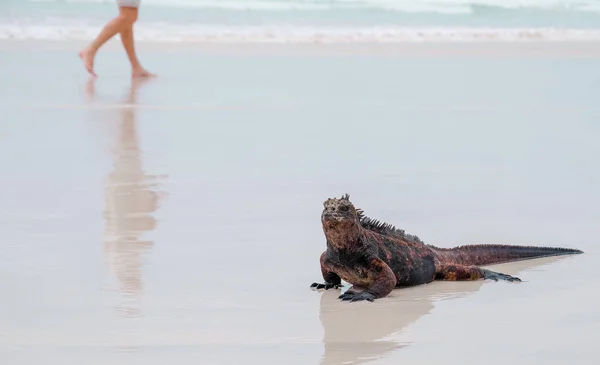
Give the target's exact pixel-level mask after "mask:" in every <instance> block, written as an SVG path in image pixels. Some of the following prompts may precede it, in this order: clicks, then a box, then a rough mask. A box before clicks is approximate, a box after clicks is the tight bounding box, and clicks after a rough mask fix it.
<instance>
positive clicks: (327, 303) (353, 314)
mask: <svg viewBox="0 0 600 365" xmlns="http://www.w3.org/2000/svg"><path fill="white" fill-rule="evenodd" d="M564 258H566V257H565V256H562V257H560V256H557V257H548V258H542V259H536V260H525V261H517V262H514V263H510V264H505V267H504V268H502V270H503V271H502V272H505V273H507V274H513V275H516V274H517V273H518V272H520V271H522V270H527V269H531V268H533V267H536V266H541V265H544V264H548V263H552V262H556V261H558V260H561V259H564ZM484 283H485V281H483V280H478V281H474V282H467V281H463V282H434V283H431V284H427V285H423V286H419V287H414V288H408V289H398V290H394V291H393V292H392V294H391V295H390V297H388V298H385V299H384V300H378V301H375V302H374V303H368V302H359V303H348V302H341V301H340V300H339V299H337V297H338V296H339V294H340V291H339V290H328V291H325V292H323V293H322V294H321V306H320V315H319V319H320V321H321V325H322V326H323V329H324V335H323V344H324V347H325V352H324V354H323V357H322V358H321V365H334V364H335V365H340V364H362V363H366V362H369V361H372V360H375V359H380V358H383V357H385V356H387V355H389V354H390V353H391V352H393V351H396V350H399V349H401V348H402V347H405V346H408V345H410V343H409V342H397V341H393V340H388V339H386V337H388V336H391V335H393V334H396V333H398V332H400V331H402V330H403V329H405V328H406V327H407V326H408V325H410V324H411V323H413V322H416V321H417V320H418V319H419V318H421V317H423V316H425V315H427V314H429V312H430V311H431V310H432V309H433V307H434V305H433V304H434V302H435V301H437V300H442V299H450V298H457V297H462V296H466V295H468V294H471V293H473V292H476V291H477V290H479V288H481V286H482V285H483V284H484ZM517 285H519V284H517Z"/></svg>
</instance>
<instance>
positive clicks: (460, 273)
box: [311, 194, 583, 302]
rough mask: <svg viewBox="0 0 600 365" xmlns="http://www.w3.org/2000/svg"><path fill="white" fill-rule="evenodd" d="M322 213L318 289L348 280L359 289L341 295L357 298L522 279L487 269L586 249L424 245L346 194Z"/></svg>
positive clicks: (344, 297) (336, 286)
mask: <svg viewBox="0 0 600 365" xmlns="http://www.w3.org/2000/svg"><path fill="white" fill-rule="evenodd" d="M323 206H324V209H323V213H322V214H321V223H322V226H323V232H324V233H325V238H326V239H327V250H326V251H325V252H323V254H321V259H320V261H321V274H322V276H323V279H324V283H313V284H312V285H311V287H312V288H316V289H325V290H328V289H332V288H335V289H340V288H341V287H342V279H343V280H344V281H346V282H348V283H351V284H352V285H353V286H358V287H362V288H364V290H363V291H362V292H359V291H357V290H355V289H353V288H350V289H349V290H347V291H346V292H345V293H344V294H343V295H340V297H339V298H340V299H342V300H349V301H351V302H355V301H362V300H368V301H371V302H372V301H373V300H375V299H377V298H383V297H385V296H387V295H388V294H389V293H390V292H391V291H392V290H393V289H394V288H401V287H409V286H415V285H421V284H426V283H429V282H432V281H434V280H451V281H458V280H479V279H490V280H495V281H498V280H506V281H511V282H512V281H521V279H519V278H517V277H514V276H510V275H506V274H502V273H499V272H495V271H491V270H487V269H483V268H481V267H479V266H481V265H491V264H498V263H504V262H510V261H517V260H526V259H533V258H539V257H547V256H557V255H570V254H580V253H583V251H581V250H577V249H569V248H559V247H556V248H555V247H530V246H509V245H468V246H459V247H454V248H438V247H435V246H431V245H427V244H425V243H423V242H422V241H421V240H420V239H419V238H418V237H417V236H413V235H409V234H406V233H405V232H404V230H400V229H396V228H394V227H393V226H391V225H389V224H387V223H381V222H379V221H376V220H373V219H370V218H368V217H366V216H365V215H364V214H363V212H362V210H360V209H356V208H355V207H354V205H353V204H352V203H351V202H350V197H349V196H348V195H347V194H346V195H344V196H342V197H341V198H339V199H338V198H330V199H327V200H326V201H325V202H324V203H323Z"/></svg>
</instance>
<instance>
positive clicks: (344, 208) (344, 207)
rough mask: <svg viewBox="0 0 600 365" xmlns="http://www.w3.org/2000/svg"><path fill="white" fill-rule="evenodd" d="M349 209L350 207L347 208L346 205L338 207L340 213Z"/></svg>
mask: <svg viewBox="0 0 600 365" xmlns="http://www.w3.org/2000/svg"><path fill="white" fill-rule="evenodd" d="M349 209H350V207H349V206H347V205H342V206H341V207H340V211H341V212H347V211H348V210H349Z"/></svg>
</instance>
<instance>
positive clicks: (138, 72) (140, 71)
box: [131, 67, 156, 78]
mask: <svg viewBox="0 0 600 365" xmlns="http://www.w3.org/2000/svg"><path fill="white" fill-rule="evenodd" d="M154 76H156V75H155V74H153V73H151V72H150V71H147V70H146V69H144V68H143V67H140V68H134V69H132V70H131V77H134V78H136V77H154Z"/></svg>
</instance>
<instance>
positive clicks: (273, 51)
mask: <svg viewBox="0 0 600 365" xmlns="http://www.w3.org/2000/svg"><path fill="white" fill-rule="evenodd" d="M87 43H88V41H87V40H34V39H28V40H7V39H3V40H0V51H31V52H37V51H77V50H79V49H81V48H83V47H84V46H85V45H86V44H87ZM136 48H137V50H138V52H154V51H169V52H189V51H193V52H200V53H205V54H207V55H211V54H213V55H243V56H251V55H257V56H261V55H265V56H266V55H317V56H319V55H321V56H322V55H337V56H344V55H377V56H386V55H387V56H402V57H423V56H432V57H438V56H483V57H510V58H514V57H517V58H520V57H557V56H560V57H567V58H600V47H599V44H598V42H595V41H581V42H573V41H528V42H494V41H481V42H427V43H411V42H405V43H400V42H399V43H375V42H372V43H369V42H355V43H342V42H339V43H333V42H332V43H317V42H315V43H308V42H306V43H303V42H298V43H276V42H163V41H148V40H139V41H136ZM102 52H123V49H122V45H121V41H120V38H119V37H115V38H113V39H111V40H110V41H108V42H107V43H106V44H105V45H104V47H103V48H102Z"/></svg>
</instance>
